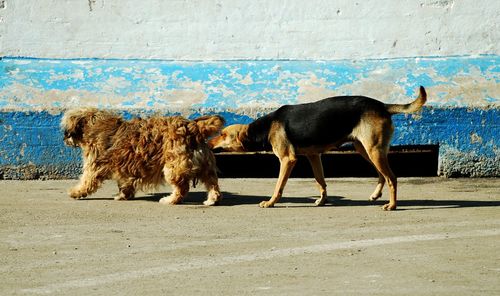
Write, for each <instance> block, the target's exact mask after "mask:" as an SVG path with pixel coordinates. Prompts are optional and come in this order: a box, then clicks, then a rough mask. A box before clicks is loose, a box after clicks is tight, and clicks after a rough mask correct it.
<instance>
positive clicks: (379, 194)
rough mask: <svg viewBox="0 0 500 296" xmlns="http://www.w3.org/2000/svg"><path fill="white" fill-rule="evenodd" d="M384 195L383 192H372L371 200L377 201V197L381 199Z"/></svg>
mask: <svg viewBox="0 0 500 296" xmlns="http://www.w3.org/2000/svg"><path fill="white" fill-rule="evenodd" d="M381 196H382V193H377V194H375V193H374V194H372V195H371V196H370V201H376V200H377V199H379V198H380V197H381Z"/></svg>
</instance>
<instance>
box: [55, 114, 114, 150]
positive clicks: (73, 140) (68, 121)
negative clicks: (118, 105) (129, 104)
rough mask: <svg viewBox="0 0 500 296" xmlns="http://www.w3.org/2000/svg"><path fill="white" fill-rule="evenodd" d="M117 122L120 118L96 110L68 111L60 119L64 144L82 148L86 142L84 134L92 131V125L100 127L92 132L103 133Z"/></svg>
mask: <svg viewBox="0 0 500 296" xmlns="http://www.w3.org/2000/svg"><path fill="white" fill-rule="evenodd" d="M108 121H109V122H108ZM111 121H112V122H111ZM119 122H121V118H120V117H118V116H116V115H113V114H111V113H110V112H107V111H102V110H98V109H96V108H79V109H73V110H69V111H67V112H65V113H64V116H63V117H62V119H61V129H62V130H63V132H64V143H65V144H66V145H68V146H72V147H83V146H85V144H86V141H87V140H88V139H86V134H88V133H89V132H91V131H92V130H94V128H93V126H94V125H96V124H98V125H102V127H96V128H95V129H97V131H94V132H97V133H104V132H105V131H106V130H108V129H112V128H113V127H115V126H116V125H117V123H119Z"/></svg>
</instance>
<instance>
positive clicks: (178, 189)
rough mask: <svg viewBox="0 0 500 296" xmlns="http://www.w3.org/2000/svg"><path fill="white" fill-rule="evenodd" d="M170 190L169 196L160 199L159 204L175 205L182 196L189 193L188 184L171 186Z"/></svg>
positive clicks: (179, 201)
mask: <svg viewBox="0 0 500 296" xmlns="http://www.w3.org/2000/svg"><path fill="white" fill-rule="evenodd" d="M172 189H173V190H172V193H170V195H169V196H166V197H163V198H162V199H160V203H161V204H167V205H176V204H179V203H181V202H182V199H183V198H184V196H185V195H186V194H187V193H188V192H189V183H188V184H184V183H181V184H172Z"/></svg>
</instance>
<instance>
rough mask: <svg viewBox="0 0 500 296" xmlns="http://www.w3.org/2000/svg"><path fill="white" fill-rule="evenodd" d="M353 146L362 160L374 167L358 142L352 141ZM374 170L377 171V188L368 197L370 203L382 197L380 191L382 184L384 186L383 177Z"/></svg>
mask: <svg viewBox="0 0 500 296" xmlns="http://www.w3.org/2000/svg"><path fill="white" fill-rule="evenodd" d="M353 144H354V148H355V149H356V151H357V152H358V153H359V154H361V156H363V158H364V159H366V160H367V161H368V162H369V163H371V164H372V165H373V166H374V167H375V165H374V164H373V162H372V161H371V160H370V157H369V156H368V153H367V152H366V150H365V148H364V147H363V145H362V144H361V143H360V142H358V141H354V143H353ZM375 170H376V171H377V174H378V183H377V187H376V188H375V190H374V191H373V193H372V194H371V195H370V200H371V201H375V200H377V199H379V198H380V197H381V196H382V189H383V188H384V184H385V178H384V176H383V175H382V174H381V173H380V172H379V170H378V169H377V168H376V167H375Z"/></svg>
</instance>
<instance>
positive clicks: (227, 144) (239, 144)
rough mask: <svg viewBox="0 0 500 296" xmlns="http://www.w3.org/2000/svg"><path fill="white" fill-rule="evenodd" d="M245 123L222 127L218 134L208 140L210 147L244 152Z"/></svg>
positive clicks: (246, 126)
mask: <svg viewBox="0 0 500 296" xmlns="http://www.w3.org/2000/svg"><path fill="white" fill-rule="evenodd" d="M247 132H248V125H247V124H233V125H230V126H228V127H226V128H224V129H223V130H222V131H221V133H220V135H219V136H217V137H215V138H212V139H211V140H210V141H208V144H209V146H210V148H212V149H214V150H216V149H222V150H224V151H231V152H244V151H246V150H245V147H244V146H243V142H244V140H245V139H246V137H247Z"/></svg>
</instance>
